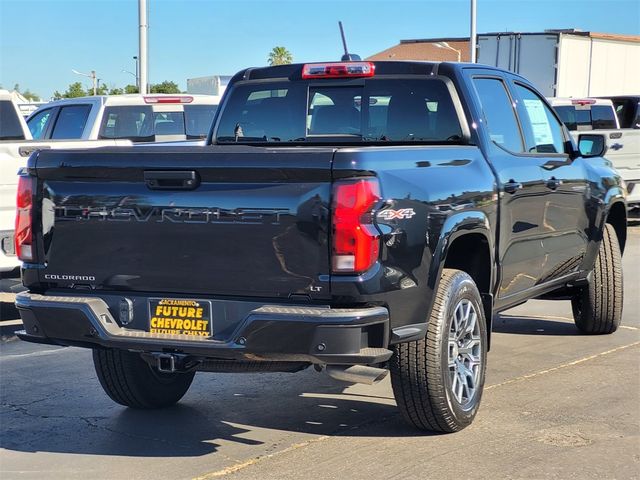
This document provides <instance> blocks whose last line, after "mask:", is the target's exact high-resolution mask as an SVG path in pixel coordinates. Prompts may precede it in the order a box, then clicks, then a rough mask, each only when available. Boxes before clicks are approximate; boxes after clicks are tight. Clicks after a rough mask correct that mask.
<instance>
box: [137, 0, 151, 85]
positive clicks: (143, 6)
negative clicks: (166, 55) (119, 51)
mask: <svg viewBox="0 0 640 480" xmlns="http://www.w3.org/2000/svg"><path fill="white" fill-rule="evenodd" d="M147 13H148V11H147V0H138V19H139V32H138V34H139V37H138V39H139V49H140V51H139V52H138V60H139V62H140V80H139V88H138V91H139V92H140V93H142V94H145V93H147V87H148V84H149V80H148V77H147V74H148V72H147V69H148V68H149V64H148V58H147V54H148V47H147V34H148V31H149V24H148V23H147Z"/></svg>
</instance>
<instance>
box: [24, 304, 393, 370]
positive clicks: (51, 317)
mask: <svg viewBox="0 0 640 480" xmlns="http://www.w3.org/2000/svg"><path fill="white" fill-rule="evenodd" d="M107 300H108V299H107ZM227 303H232V304H233V305H226V306H225V308H226V310H225V312H227V314H228V313H229V312H243V313H239V314H238V316H237V318H236V319H235V320H234V322H233V328H231V329H229V330H228V332H229V333H228V334H225V338H216V336H215V335H214V337H211V338H209V337H193V336H188V335H168V334H153V333H149V332H146V331H144V330H142V329H132V328H124V327H122V326H121V325H120V324H119V322H118V321H117V320H116V319H115V318H114V316H113V315H112V313H111V309H110V308H109V304H108V302H107V301H105V300H104V299H103V298H100V297H97V296H91V297H74V296H58V295H55V296H54V295H39V294H33V293H29V292H23V293H20V294H18V295H17V297H16V306H17V307H18V311H19V312H20V316H21V317H22V321H23V323H24V327H25V329H24V330H23V331H21V332H17V335H18V337H19V338H21V339H22V340H25V341H30V342H35V343H50V344H51V343H53V344H59V345H73V346H81V347H89V348H99V347H107V348H117V349H124V350H131V351H139V352H146V353H174V354H184V355H189V356H194V357H199V358H211V359H238V360H243V359H244V360H254V361H256V360H258V361H260V360H263V361H284V362H289V361H290V362H308V363H315V364H331V365H358V364H375V363H380V362H384V361H386V360H388V359H389V358H390V357H391V353H392V352H391V351H390V350H388V348H387V346H388V344H389V312H388V311H387V309H386V308H383V307H369V308H329V307H325V306H318V307H316V306H287V305H273V304H267V305H258V304H254V303H250V304H248V305H249V308H247V305H246V304H245V305H241V304H244V303H245V302H227ZM215 308H216V307H215V306H214V311H215ZM214 315H215V314H214ZM215 328H216V327H215V318H214V330H215Z"/></svg>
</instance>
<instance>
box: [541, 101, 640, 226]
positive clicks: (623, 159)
mask: <svg viewBox="0 0 640 480" xmlns="http://www.w3.org/2000/svg"><path fill="white" fill-rule="evenodd" d="M616 98H617V97H614V98H613V99H603V98H550V99H549V102H550V103H551V106H552V107H553V109H554V110H555V111H556V112H557V113H558V115H559V116H560V119H561V120H562V121H563V122H564V124H565V125H566V126H567V128H568V129H569V132H571V135H572V136H573V138H574V139H575V140H576V141H577V138H578V136H579V135H580V134H581V133H584V132H585V131H591V130H593V131H594V133H601V134H602V135H603V136H604V137H605V139H606V142H607V153H606V155H605V157H606V158H607V159H608V160H610V161H611V163H613V166H614V167H615V168H616V170H618V172H620V176H621V177H622V179H623V180H624V181H625V184H626V187H627V193H628V196H627V207H628V209H629V216H634V217H637V216H638V215H640V128H638V127H640V123H639V118H640V117H638V114H637V106H638V99H639V98H640V97H635V107H636V109H635V110H633V108H632V107H633V106H634V100H633V97H624V100H622V99H618V100H616ZM620 98H621V97H620ZM624 108H626V109H627V110H623V109H624Z"/></svg>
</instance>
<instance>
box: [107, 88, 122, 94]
mask: <svg viewBox="0 0 640 480" xmlns="http://www.w3.org/2000/svg"><path fill="white" fill-rule="evenodd" d="M123 93H124V90H122V89H121V88H117V87H111V90H109V95H122V94H123Z"/></svg>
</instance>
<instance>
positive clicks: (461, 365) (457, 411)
mask: <svg viewBox="0 0 640 480" xmlns="http://www.w3.org/2000/svg"><path fill="white" fill-rule="evenodd" d="M427 323H428V328H427V335H426V337H425V338H424V339H422V340H416V341H413V342H407V343H401V344H398V345H395V346H394V355H393V357H392V358H391V361H390V370H391V382H392V386H393V393H394V396H395V398H396V402H397V404H398V408H399V409H400V411H401V412H402V415H403V417H404V418H405V420H407V421H408V422H409V423H410V424H411V425H414V426H415V427H417V428H419V429H420V430H430V431H435V432H457V431H459V430H462V429H463V428H465V427H466V426H468V425H470V424H471V422H472V421H473V419H474V417H475V416H476V413H477V411H478V407H479V406H480V399H481V397H482V389H483V387H484V378H485V368H486V358H487V326H486V320H485V317H484V310H483V308H482V300H481V297H480V293H479V292H478V288H477V287H476V284H475V283H474V281H473V279H472V278H471V277H470V276H469V275H468V274H467V273H465V272H462V271H460V270H453V269H445V270H444V271H443V273H442V278H441V280H440V284H439V286H438V289H437V291H436V292H435V301H434V305H433V310H432V312H431V316H430V318H429V319H428V320H427Z"/></svg>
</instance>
